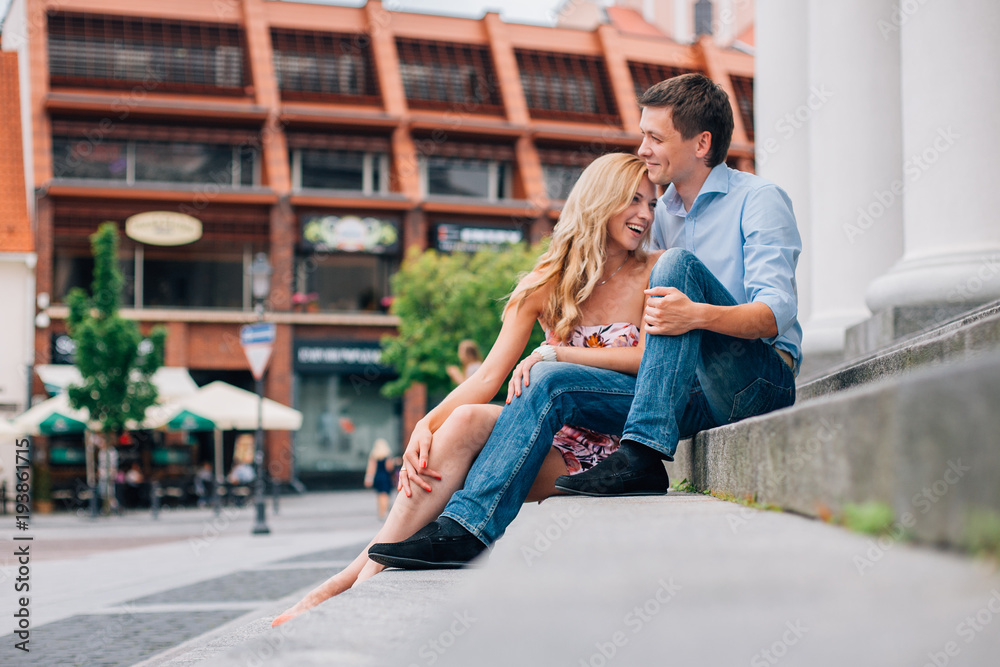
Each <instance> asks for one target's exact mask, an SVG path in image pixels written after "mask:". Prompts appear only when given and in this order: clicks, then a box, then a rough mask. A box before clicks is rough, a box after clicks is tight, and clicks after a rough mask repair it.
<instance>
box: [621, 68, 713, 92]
mask: <svg viewBox="0 0 1000 667" xmlns="http://www.w3.org/2000/svg"><path fill="white" fill-rule="evenodd" d="M628 70H629V72H631V73H632V85H634V86H635V96H636V97H639V96H640V95H642V94H643V93H644V92H646V90H648V89H649V88H650V87H652V86H653V85H655V84H657V83H659V82H661V81H666V80H667V79H672V78H674V77H675V76H680V75H681V74H700V73H701V71H700V70H697V69H689V68H687V67H674V66H672V65H652V64H650V63H638V62H634V61H631V60H630V61H629V63H628Z"/></svg>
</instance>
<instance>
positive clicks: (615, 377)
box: [442, 249, 795, 544]
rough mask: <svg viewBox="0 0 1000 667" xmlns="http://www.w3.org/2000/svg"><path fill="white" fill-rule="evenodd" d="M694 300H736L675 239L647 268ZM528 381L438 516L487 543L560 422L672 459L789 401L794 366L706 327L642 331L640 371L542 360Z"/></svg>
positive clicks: (654, 278) (519, 498)
mask: <svg viewBox="0 0 1000 667" xmlns="http://www.w3.org/2000/svg"><path fill="white" fill-rule="evenodd" d="M650 285H652V286H661V285H662V286H671V287H676V288H677V289H679V290H680V291H681V292H683V293H684V294H686V295H687V296H688V298H690V299H691V300H692V301H697V302H700V303H711V304H714V305H719V306H733V305H736V302H735V301H734V299H733V297H732V296H731V295H730V294H729V292H728V290H726V288H725V287H724V286H723V285H722V284H721V283H720V282H719V281H718V280H716V278H715V276H713V275H712V274H711V272H710V271H709V270H708V269H707V268H706V267H705V265H704V264H702V263H701V262H700V261H699V260H698V259H697V258H696V257H695V256H694V255H693V254H691V253H690V252H688V251H686V250H679V249H672V250H668V251H667V252H665V253H664V254H663V256H662V257H661V258H660V259H659V261H658V262H657V264H656V267H655V268H654V269H653V273H652V275H651V276H650ZM530 380H531V384H530V385H529V386H528V388H527V389H526V390H525V391H523V392H522V393H521V396H520V397H518V398H515V399H514V400H513V401H512V402H511V403H510V405H507V406H505V407H504V409H503V412H501V414H500V417H499V418H498V419H497V422H496V426H494V427H493V433H492V434H491V435H490V438H489V440H488V441H487V442H486V446H485V447H484V448H483V451H482V452H481V453H480V454H479V457H478V458H477V459H476V462H475V463H474V464H473V466H472V469H471V470H470V471H469V475H468V477H467V478H466V480H465V487H464V488H463V489H461V490H459V491H458V492H457V493H456V494H455V495H454V496H453V497H452V499H451V501H450V502H449V503H448V505H447V507H445V509H444V512H442V515H443V516H448V517H451V518H452V519H454V520H455V521H458V522H459V523H460V524H462V526H464V527H465V528H466V529H467V530H469V531H470V532H472V534H474V535H475V536H476V537H478V538H479V539H480V540H482V541H483V542H485V543H486V544H491V543H492V542H494V541H496V540H497V539H499V538H500V536H502V535H503V532H504V530H505V529H506V528H507V526H508V525H509V524H510V522H511V521H513V520H514V517H515V516H517V513H518V511H519V510H520V507H521V504H522V503H523V502H524V499H525V498H526V497H527V495H528V491H529V490H530V488H531V485H532V483H533V482H534V480H535V477H536V476H537V475H538V471H539V469H540V468H541V465H542V462H543V461H544V460H545V457H546V455H547V454H548V453H549V449H550V448H551V446H552V438H553V436H554V435H555V433H556V432H557V431H558V430H559V429H560V428H562V427H563V425H564V424H572V425H573V426H578V427H583V428H589V429H592V430H594V431H598V432H600V433H609V434H616V435H618V434H620V435H622V438H623V439H628V440H633V441H635V442H639V443H642V444H644V445H646V446H648V447H651V448H652V449H655V450H656V451H658V452H660V453H662V454H663V455H664V456H665V457H666V458H668V459H670V460H672V459H673V454H674V451H675V450H676V449H677V442H678V440H680V439H681V438H685V437H688V436H691V435H693V434H694V433H697V432H698V431H700V430H703V429H707V428H712V427H714V426H720V425H722V424H728V423H730V422H734V421H738V420H740V419H745V418H746V417H751V416H753V415H759V414H763V413H765V412H770V411H771V410H777V409H778V408H783V407H786V406H789V405H791V404H792V403H793V402H794V401H795V378H794V375H793V374H792V370H791V369H790V368H789V367H788V365H787V364H786V363H785V362H784V360H782V358H781V357H780V356H779V355H778V353H777V352H775V350H774V348H772V347H771V346H770V345H768V344H766V343H764V342H763V341H762V340H760V339H754V340H747V339H742V338H733V337H731V336H725V335H722V334H717V333H713V332H710V331H704V330H695V331H690V332H688V333H686V334H683V335H680V336H657V335H649V336H647V337H646V349H645V351H644V352H643V355H642V364H641V365H640V367H639V375H638V377H637V378H636V377H632V376H631V375H625V374H623V373H616V372H614V371H609V370H604V369H601V368H592V367H590V366H580V365H577V364H567V363H548V362H540V363H537V364H535V365H534V366H533V367H532V368H531V376H530Z"/></svg>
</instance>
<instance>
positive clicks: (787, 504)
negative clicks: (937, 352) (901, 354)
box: [668, 317, 1000, 545]
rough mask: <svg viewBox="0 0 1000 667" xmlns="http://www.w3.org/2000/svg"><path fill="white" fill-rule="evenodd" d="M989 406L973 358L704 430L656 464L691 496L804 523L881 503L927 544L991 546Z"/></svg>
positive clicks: (999, 412) (996, 498) (994, 407)
mask: <svg viewBox="0 0 1000 667" xmlns="http://www.w3.org/2000/svg"><path fill="white" fill-rule="evenodd" d="M989 322H994V318H990V317H987V318H983V320H982V323H983V325H984V326H987V329H990V328H991V327H992V329H990V330H991V331H992V333H991V334H990V335H991V336H994V337H995V336H996V325H995V322H994V324H988V323H989ZM977 326H978V325H976V326H973V325H968V326H966V325H963V327H960V329H961V330H962V336H963V337H964V336H972V332H975V331H978V329H977ZM991 340H995V339H991ZM998 407H1000V352H992V353H984V354H983V355H982V356H980V357H978V358H976V359H974V360H970V361H964V362H960V363H952V362H949V363H948V364H944V365H940V366H937V367H932V368H924V369H919V370H916V371H911V372H908V373H903V374H898V373H897V374H892V375H890V376H889V377H884V378H882V379H881V380H877V381H874V382H871V383H869V384H863V385H861V386H856V387H853V388H850V389H845V390H841V391H837V392H834V393H830V394H826V395H823V396H816V397H814V398H812V399H810V400H806V401H803V402H802V403H797V404H796V405H793V406H791V407H790V408H786V409H784V410H779V411H777V412H773V413H770V414H767V415H762V416H760V417H755V418H753V419H749V420H746V421H743V422H739V423H736V424H731V425H729V426H724V427H721V428H716V429H712V430H709V431H704V432H702V433H699V434H698V435H697V436H696V437H695V438H694V439H691V440H686V441H683V442H682V443H681V444H680V446H679V448H678V454H677V456H676V460H675V462H673V463H671V464H668V469H670V472H671V477H672V478H674V479H682V478H687V479H688V480H689V481H690V482H691V483H693V484H694V485H695V486H696V487H697V488H699V489H711V490H712V491H719V492H723V493H728V494H731V495H732V496H735V497H738V498H744V497H753V498H756V499H757V500H758V501H759V502H762V503H766V504H773V505H776V506H778V507H781V508H784V509H787V510H792V511H796V512H800V513H802V514H806V515H810V516H825V515H828V514H830V513H834V514H836V513H839V512H841V511H842V510H843V509H844V507H845V505H847V504H849V503H865V502H871V501H874V502H880V503H884V504H886V505H888V506H890V507H892V509H893V510H894V512H895V516H896V518H897V520H898V521H899V522H900V524H899V527H900V528H901V529H902V528H905V529H906V532H908V533H909V534H912V535H914V536H915V537H917V538H918V539H920V540H922V541H924V542H927V543H931V544H946V545H964V544H968V543H970V542H973V541H975V540H977V539H983V538H987V539H994V540H1000V484H998V483H997V480H998V479H1000V409H998Z"/></svg>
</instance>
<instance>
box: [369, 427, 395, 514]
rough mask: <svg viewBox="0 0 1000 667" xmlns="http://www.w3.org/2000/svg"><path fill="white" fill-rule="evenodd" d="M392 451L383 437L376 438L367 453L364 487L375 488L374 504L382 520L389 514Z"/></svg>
mask: <svg viewBox="0 0 1000 667" xmlns="http://www.w3.org/2000/svg"><path fill="white" fill-rule="evenodd" d="M393 467H394V466H393V462H392V451H391V450H390V449H389V443H388V442H386V439H385V438H378V439H376V440H375V444H374V445H373V446H372V451H371V454H369V455H368V468H367V469H366V470H365V488H366V489H370V488H372V487H374V488H375V498H376V506H377V509H378V518H379V520H380V521H381V520H384V519H385V517H386V515H387V514H389V491H390V490H391V489H392V469H393Z"/></svg>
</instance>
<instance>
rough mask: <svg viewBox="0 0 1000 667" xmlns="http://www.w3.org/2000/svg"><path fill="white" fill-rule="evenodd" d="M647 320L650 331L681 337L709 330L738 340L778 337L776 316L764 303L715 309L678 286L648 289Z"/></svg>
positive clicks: (648, 330)
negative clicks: (696, 330)
mask: <svg viewBox="0 0 1000 667" xmlns="http://www.w3.org/2000/svg"><path fill="white" fill-rule="evenodd" d="M646 295H647V297H652V298H648V299H647V301H646V310H645V313H644V315H643V319H644V321H645V323H646V332H647V333H653V334H659V335H661V336H679V335H681V334H685V333H687V332H688V331H692V330H693V329H706V330H708V331H714V332H715V333H720V334H725V335H727V336H734V337H736V338H772V337H774V336H777V335H778V325H777V324H776V323H775V319H774V313H773V312H771V308H770V307H768V306H767V304H764V303H744V304H742V305H739V306H713V305H711V304H708V303H696V302H694V301H692V300H691V299H689V298H687V296H685V295H684V293H683V292H681V291H680V290H678V289H677V288H676V287H653V288H651V289H648V290H646Z"/></svg>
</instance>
